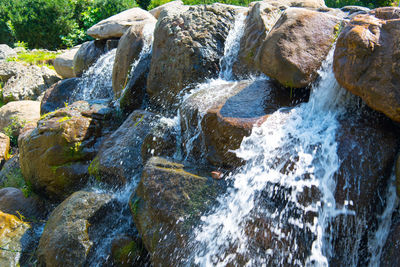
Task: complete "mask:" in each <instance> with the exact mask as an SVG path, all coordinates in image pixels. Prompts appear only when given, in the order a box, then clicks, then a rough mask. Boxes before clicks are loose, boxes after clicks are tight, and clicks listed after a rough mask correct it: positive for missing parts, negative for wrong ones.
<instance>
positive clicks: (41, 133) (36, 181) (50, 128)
mask: <svg viewBox="0 0 400 267" xmlns="http://www.w3.org/2000/svg"><path fill="white" fill-rule="evenodd" d="M107 104H108V103H105V102H98V101H90V102H87V101H78V102H75V103H74V104H72V105H70V106H68V107H65V108H62V109H59V110H57V111H55V112H51V113H49V114H46V115H44V116H42V119H41V120H40V121H39V122H38V125H37V128H33V129H30V130H27V131H25V132H24V133H22V134H21V135H20V136H19V139H18V145H19V148H20V165H21V170H22V174H23V176H24V178H25V180H26V181H27V182H29V183H30V184H31V185H32V188H33V190H34V191H35V192H37V193H40V194H44V195H45V196H47V197H49V198H51V199H55V200H62V199H65V198H66V197H67V196H68V195H70V194H71V193H72V192H74V191H76V190H77V189H79V188H80V187H82V186H83V185H85V183H86V181H87V178H88V166H89V163H90V161H91V160H92V159H93V157H94V156H95V155H96V153H97V151H98V148H99V146H100V143H101V141H102V139H103V138H102V137H103V136H106V135H108V134H109V131H111V129H112V124H113V121H114V119H113V117H112V113H113V111H112V109H110V108H108V106H107Z"/></svg>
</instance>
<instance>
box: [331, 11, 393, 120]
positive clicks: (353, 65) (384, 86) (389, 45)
mask: <svg viewBox="0 0 400 267" xmlns="http://www.w3.org/2000/svg"><path fill="white" fill-rule="evenodd" d="M399 19H400V8H397V7H385V8H378V9H375V10H373V11H371V12H369V13H368V14H361V15H357V16H355V17H354V18H353V19H352V20H351V21H350V23H349V24H348V25H347V26H346V27H345V28H344V29H343V31H342V32H341V34H340V35H339V38H338V40H337V44H336V49H335V56H334V65H333V67H334V72H335V77H336V79H337V81H338V82H339V84H340V85H341V86H343V87H344V88H346V89H347V90H348V91H350V92H352V93H353V94H355V95H358V96H360V97H361V98H362V99H363V100H364V101H365V103H367V105H368V106H370V107H371V108H373V109H375V110H377V111H380V112H382V113H384V114H385V115H386V116H388V117H389V118H391V119H392V120H394V121H397V122H400V90H399V87H400V65H399V62H400V61H399V59H400V45H399V44H400V20H399Z"/></svg>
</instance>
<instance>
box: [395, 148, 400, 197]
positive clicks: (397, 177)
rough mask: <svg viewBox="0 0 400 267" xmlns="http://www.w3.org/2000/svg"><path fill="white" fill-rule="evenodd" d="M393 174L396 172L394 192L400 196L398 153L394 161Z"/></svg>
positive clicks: (399, 159)
mask: <svg viewBox="0 0 400 267" xmlns="http://www.w3.org/2000/svg"><path fill="white" fill-rule="evenodd" d="M395 174H396V192H397V195H398V196H400V155H399V156H397V159H396V163H395Z"/></svg>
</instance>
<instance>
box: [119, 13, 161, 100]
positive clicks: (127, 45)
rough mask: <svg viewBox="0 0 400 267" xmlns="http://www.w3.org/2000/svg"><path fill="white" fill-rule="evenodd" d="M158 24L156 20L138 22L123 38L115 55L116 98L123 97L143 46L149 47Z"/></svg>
mask: <svg viewBox="0 0 400 267" xmlns="http://www.w3.org/2000/svg"><path fill="white" fill-rule="evenodd" d="M156 22H157V20H156V19H155V18H150V19H146V20H144V21H139V22H136V23H135V24H134V25H132V26H131V27H130V28H129V29H127V30H126V31H125V33H124V35H123V36H122V37H121V39H120V41H119V44H118V48H117V52H116V55H115V61H114V67H113V77H112V82H113V85H112V86H113V90H114V96H115V97H116V98H119V97H120V96H121V92H122V90H123V89H124V87H125V86H126V85H127V83H128V76H129V75H130V74H131V73H130V71H131V69H132V63H134V62H135V61H137V60H139V56H140V54H141V52H142V49H143V46H147V47H148V46H149V43H150V42H151V38H152V33H153V31H154V27H155V25H156Z"/></svg>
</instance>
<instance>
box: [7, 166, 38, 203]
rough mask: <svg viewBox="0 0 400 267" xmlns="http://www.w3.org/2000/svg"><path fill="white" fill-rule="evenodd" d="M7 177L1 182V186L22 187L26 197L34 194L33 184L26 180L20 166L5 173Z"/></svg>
mask: <svg viewBox="0 0 400 267" xmlns="http://www.w3.org/2000/svg"><path fill="white" fill-rule="evenodd" d="M5 177H6V179H5V180H4V181H3V182H2V183H1V184H0V188H3V187H14V188H19V189H21V191H22V193H23V194H24V196H25V197H29V196H31V194H32V185H31V184H30V183H29V182H26V181H25V179H24V176H23V175H22V171H21V169H20V168H15V169H12V170H10V171H9V172H8V173H6V174H5Z"/></svg>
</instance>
